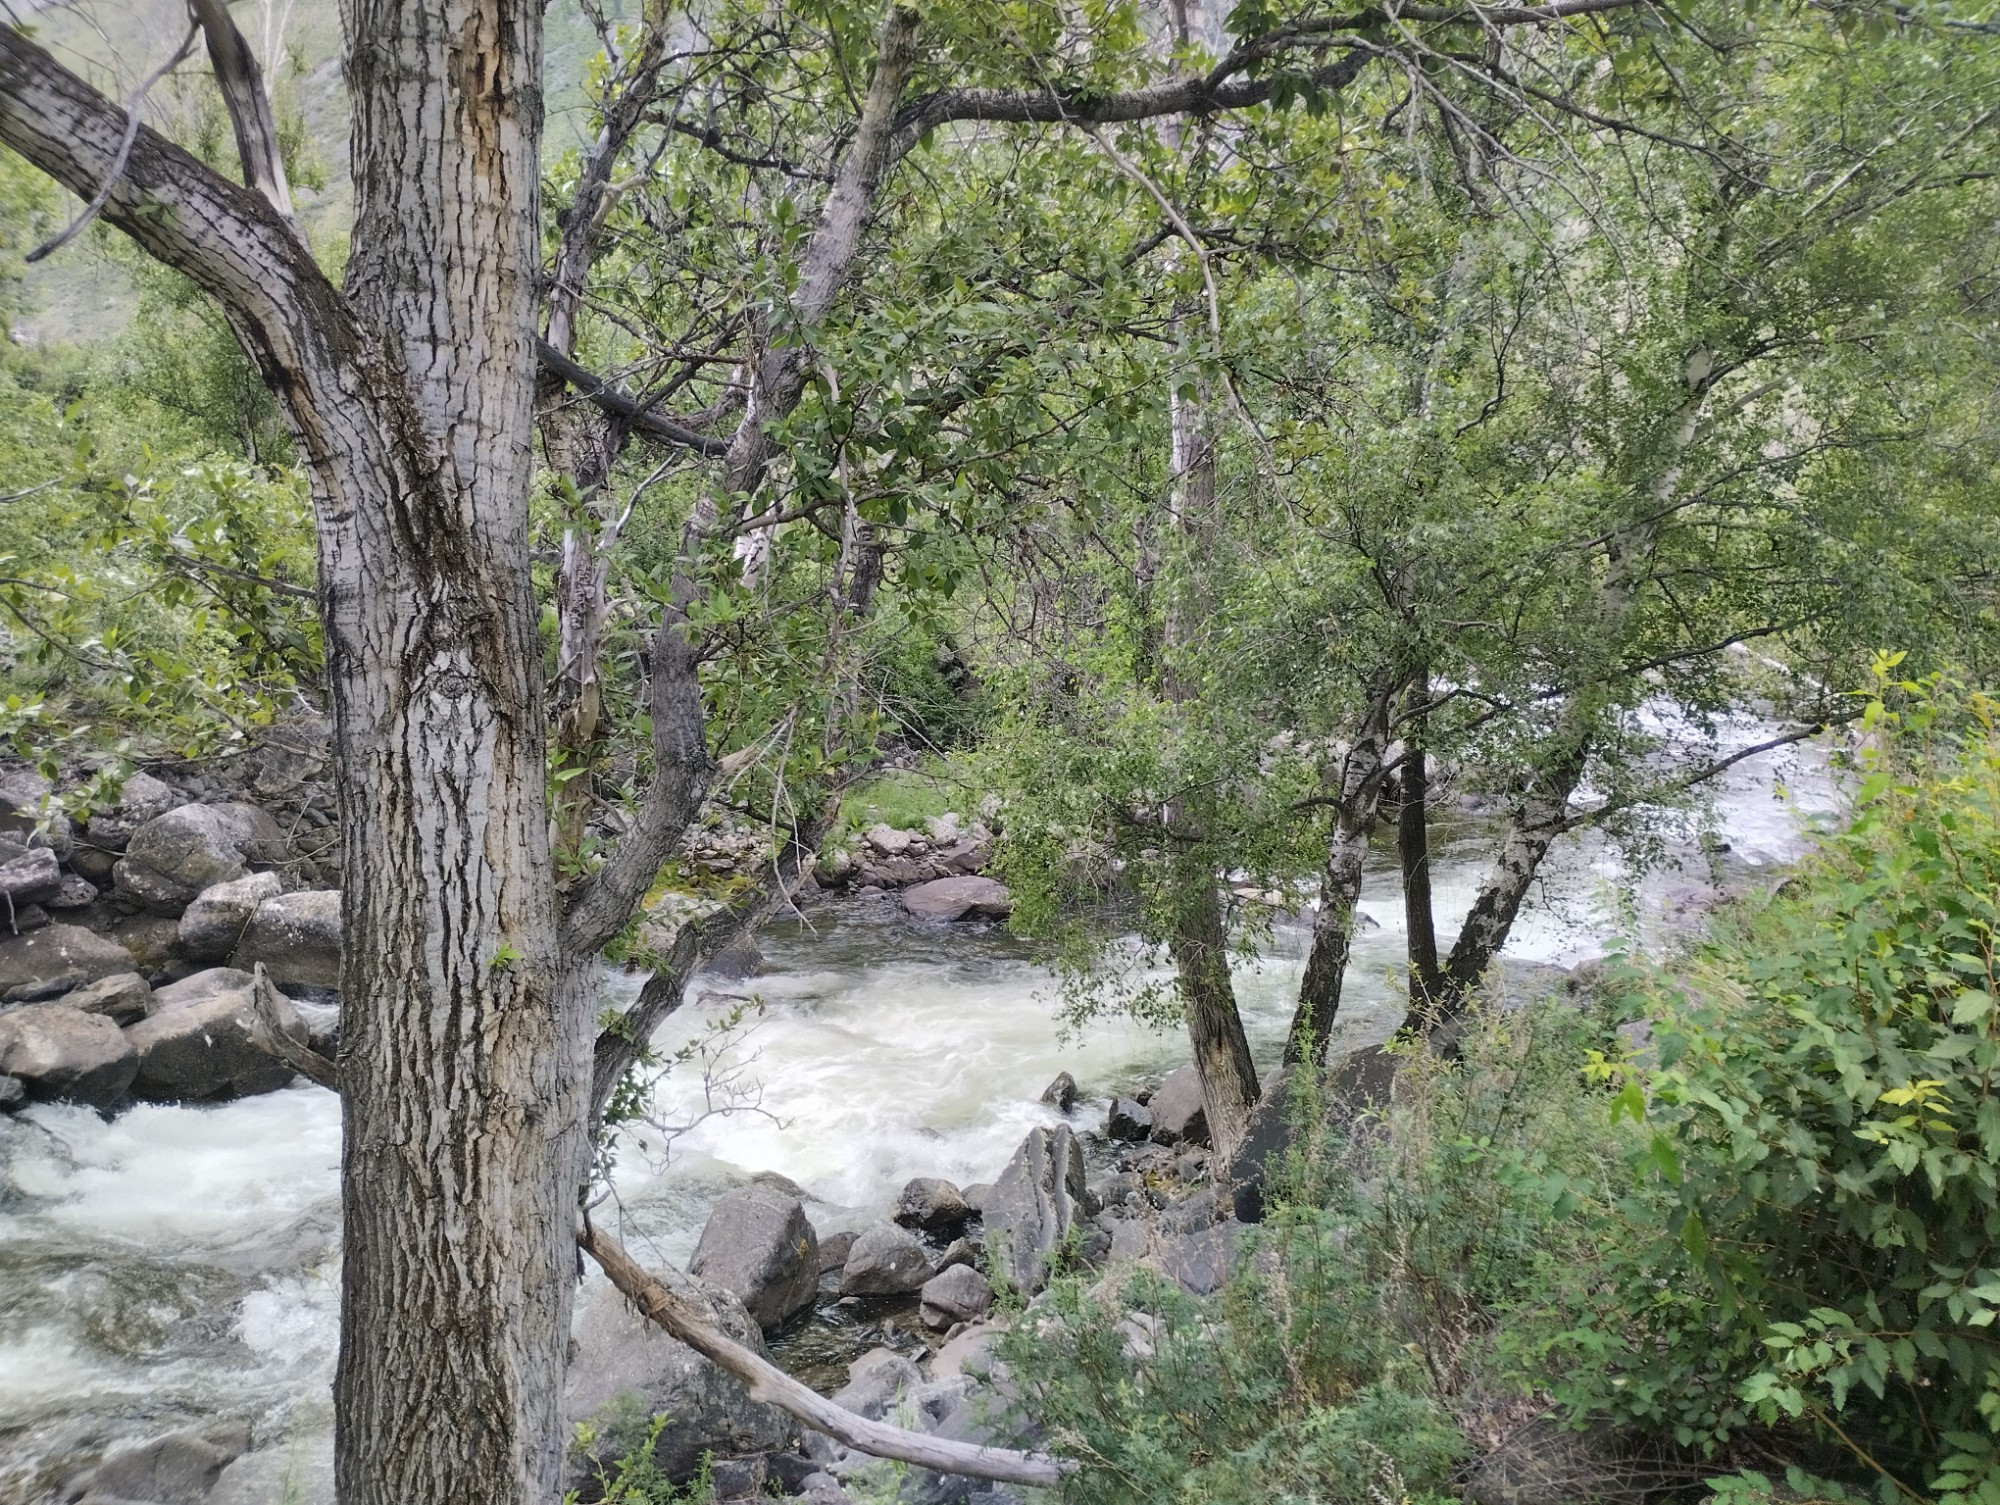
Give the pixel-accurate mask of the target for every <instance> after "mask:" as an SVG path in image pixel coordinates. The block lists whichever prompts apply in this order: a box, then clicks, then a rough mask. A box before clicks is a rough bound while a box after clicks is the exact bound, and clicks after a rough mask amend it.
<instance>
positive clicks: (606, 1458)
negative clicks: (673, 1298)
mask: <svg viewBox="0 0 2000 1505" xmlns="http://www.w3.org/2000/svg"><path fill="white" fill-rule="evenodd" d="M654 1273H655V1274H656V1275H657V1276H658V1278H659V1279H660V1280H661V1281H663V1282H664V1283H665V1284H666V1285H667V1287H668V1288H669V1289H670V1290H672V1291H674V1292H675V1293H676V1294H677V1295H679V1296H681V1297H682V1298H683V1299H685V1300H688V1301H691V1302H693V1303H694V1304H695V1305H696V1306H697V1307H699V1308H701V1309H704V1310H706V1311H707V1313H708V1315H709V1318H710V1320H711V1321H712V1322H713V1323H714V1324H715V1325H716V1326H717V1327H719V1328H721V1329H722V1330H723V1331H724V1332H726V1333H728V1334H729V1336H730V1337H732V1338H734V1339H735V1340H736V1341H737V1342H739V1343H741V1344H743V1345H744V1346H745V1347H746V1348H749V1349H751V1350H753V1351H754V1352H756V1353H758V1354H760V1355H767V1354H768V1351H767V1350H766V1348H765V1346H764V1335H763V1333H762V1331H761V1330H760V1329H759V1328H758V1326H757V1323H756V1320H755V1319H754V1318H752V1317H751V1315H750V1313H749V1312H748V1311H746V1310H745V1309H744V1306H743V1303H742V1302H741V1301H738V1300H737V1299H736V1297H734V1296H733V1295H731V1294H730V1293H729V1292H727V1291H723V1290H719V1289H716V1288H715V1287H712V1286H709V1285H706V1284H705V1283H704V1282H702V1281H699V1280H697V1279H696V1278H695V1277H693V1276H691V1275H684V1274H682V1273H681V1272H679V1271H678V1270H675V1269H673V1268H671V1267H670V1266H661V1267H658V1268H656V1269H655V1271H654ZM574 1336H575V1344H574V1348H573V1353H574V1357H573V1358H572V1360H571V1362H570V1366H569V1381H568V1384H567V1386H566V1388H565V1391H564V1397H563V1409H564V1414H565V1416H566V1418H567V1425H566V1427H565V1431H566V1432H567V1433H569V1434H574V1431H575V1425H576V1423H578V1422H583V1421H588V1422H590V1423H591V1424H592V1426H593V1427H594V1428H595V1429H596V1431H597V1440H596V1442H595V1443H594V1445H593V1446H592V1448H591V1449H590V1450H589V1451H588V1452H584V1451H583V1450H580V1449H579V1450H576V1451H574V1452H573V1453H572V1455H571V1458H570V1461H569V1469H568V1478H569V1483H570V1485H571V1486H572V1487H580V1486H583V1485H585V1484H586V1483H588V1482H592V1481H594V1478H595V1472H594V1466H595V1465H597V1464H602V1465H605V1466H607V1467H608V1466H609V1465H610V1464H611V1463H613V1462H615V1461H616V1460H617V1459H619V1458H623V1457H624V1456H626V1455H627V1454H628V1453H630V1452H632V1451H633V1450H634V1449H636V1448H637V1447H638V1446H639V1445H640V1444H641V1443H642V1442H643V1441H644V1440H645V1436H646V1432H647V1429H648V1427H649V1426H650V1424H651V1421H652V1418H653V1417H655V1416H658V1415H661V1414H664V1415H665V1416H666V1418H667V1421H666V1423H665V1425H664V1426H663V1427H662V1428H661V1430H660V1434H659V1437H658V1438H657V1440H656V1441H655V1442H654V1445H653V1456H654V1458H655V1460H656V1461H657V1462H658V1463H659V1465H660V1467H661V1468H662V1469H663V1470H664V1471H665V1472H666V1473H667V1475H668V1476H669V1477H670V1478H676V1479H679V1478H685V1477H687V1476H688V1475H689V1474H691V1473H693V1472H694V1470H695V1469H696V1468H697V1467H698V1466H699V1465H700V1462H701V1455H702V1454H703V1453H705V1452H712V1453H714V1454H716V1455H718V1456H733V1455H738V1454H745V1453H761V1452H769V1451H773V1450H776V1449H781V1448H788V1447H790V1446H791V1445H792V1441H793V1439H794V1437H795V1436H796V1435H797V1432H798V1427H797V1424H796V1423H794V1422H793V1421H792V1420H791V1418H789V1417H788V1416H786V1415H785V1414H784V1412H782V1411H779V1410H778V1409H777V1408H776V1407H774V1406H766V1405H761V1404H759V1403H758V1402H756V1401H753V1400H751V1399H750V1397H749V1396H748V1395H747V1394H746V1393H745V1391H744V1389H743V1386H742V1385H741V1384H740V1383H739V1382H737V1381H736V1380H735V1379H733V1378H732V1377H731V1376H729V1375H728V1374H726V1373H725V1372H723V1371H722V1370H720V1369H718V1368H717V1367H716V1366H715V1365H714V1364H712V1363H710V1362H709V1361H708V1360H707V1359H705V1358H703V1357H702V1356H701V1355H700V1354H698V1353H696V1352H695V1351H694V1350H693V1349H692V1348H689V1347H688V1346H687V1345H686V1344H684V1343H681V1342H679V1341H678V1340H676V1339H674V1338H671V1337H669V1336H668V1335H667V1334H666V1333H664V1332H662V1331H661V1330H660V1329H659V1328H658V1327H656V1326H654V1325H653V1324H652V1323H650V1322H648V1321H647V1320H646V1319H645V1318H644V1317H642V1316H640V1315H639V1314H638V1313H637V1312H636V1311H634V1310H632V1307H631V1305H630V1303H628V1302H627V1301H626V1300H625V1298H624V1297H623V1296H621V1295H619V1294H618V1292H617V1291H615V1290H613V1289H611V1288H610V1287H609V1286H602V1287H597V1288H595V1289H593V1290H591V1291H590V1292H589V1294H588V1295H586V1296H585V1297H584V1298H583V1299H582V1300H580V1301H579V1302H578V1310H577V1317H576V1326H575V1332H574Z"/></svg>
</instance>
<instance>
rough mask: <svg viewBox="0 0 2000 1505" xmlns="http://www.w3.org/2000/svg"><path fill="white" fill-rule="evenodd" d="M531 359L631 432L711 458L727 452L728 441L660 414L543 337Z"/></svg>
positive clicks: (536, 344)
mask: <svg viewBox="0 0 2000 1505" xmlns="http://www.w3.org/2000/svg"><path fill="white" fill-rule="evenodd" d="M535 359H536V360H538V361H539V362H541V365H542V369H543V370H544V371H547V372H549V373H550V374H551V375H553V376H556V377H559V378H560V379H561V380H563V381H565V382H568V383H569V384H570V385H571V386H572V387H575V388H576V389H577V391H579V392H581V393H582V394H583V395H584V396H585V397H587V398H589V399H590V401H592V402H594V403H596V404H597V406H598V407H600V408H602V409H603V410H604V411H605V412H607V413H609V414H610V415H611V416H612V417H613V418H616V419H618V420H619V421H620V422H622V423H625V424H627V425H629V426H630V427H631V430H632V432H633V433H635V434H638V435H641V436H642V437H644V438H647V439H651V440H652V441H653V442H654V443H656V444H669V445H673V446H675V447H677V448H680V449H689V450H693V451H694V452H695V453H696V454H698V455H705V456H707V457H709V458H711V459H714V458H716V457H718V456H720V455H723V454H725V453H727V452H728V449H729V441H728V440H727V439H718V438H715V437H713V436H712V435H709V434H703V433H699V432H697V431H696V430H694V429H691V428H688V427H686V426H685V425H683V424H679V423H676V422H674V421H673V419H671V418H663V417H661V416H660V415H659V414H658V413H655V412H654V411H653V410H652V408H651V407H650V406H649V405H648V404H646V403H643V402H641V401H639V399H638V398H636V397H633V396H630V395H629V394H627V393H625V392H621V391H619V390H618V388H616V387H614V386H612V385H611V383H610V382H608V381H606V380H605V379H604V378H603V377H601V376H598V375H597V374H596V373H594V372H592V371H589V370H586V369H585V368H584V367H582V366H579V365H578V364H577V363H576V362H575V361H573V360H571V359H570V358H569V357H568V356H566V355H564V354H563V353H562V352H561V351H560V350H558V349H556V347H555V346H554V345H552V344H550V343H549V342H548V341H547V340H537V341H535Z"/></svg>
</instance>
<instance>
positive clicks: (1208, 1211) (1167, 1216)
mask: <svg viewBox="0 0 2000 1505" xmlns="http://www.w3.org/2000/svg"><path fill="white" fill-rule="evenodd" d="M1215 1215H1216V1202H1215V1193H1214V1191H1213V1190H1210V1189H1208V1188H1203V1189H1202V1190H1201V1191H1198V1192H1196V1193H1195V1194H1194V1195H1193V1196H1191V1197H1184V1198H1182V1199H1181V1200H1180V1201H1178V1202H1176V1203H1174V1205H1173V1206H1171V1207H1169V1208H1168V1209H1167V1210H1166V1211H1165V1212H1163V1213H1161V1214H1160V1228H1161V1230H1162V1231H1163V1232H1166V1233H1199V1232H1200V1231H1201V1230H1202V1229H1204V1228H1212V1227H1214V1226H1215V1220H1216V1218H1215Z"/></svg>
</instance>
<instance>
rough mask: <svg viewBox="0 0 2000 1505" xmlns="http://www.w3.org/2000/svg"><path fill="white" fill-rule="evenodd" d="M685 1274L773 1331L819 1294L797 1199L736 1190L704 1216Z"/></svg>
mask: <svg viewBox="0 0 2000 1505" xmlns="http://www.w3.org/2000/svg"><path fill="white" fill-rule="evenodd" d="M688 1273H689V1274H691V1275H694V1276H697V1277H699V1278H700V1279H702V1280H704V1281H706V1282H707V1283H708V1284H710V1285H713V1286H719V1287H721V1288H722V1289H723V1290H725V1291H730V1292H732V1293H734V1294H735V1296H736V1297H737V1298H738V1299H739V1300H740V1301H742V1303H743V1306H744V1309H745V1310H746V1311H748V1312H749V1313H750V1315H751V1317H752V1318H753V1319H755V1321H756V1322H757V1323H758V1325H759V1326H761V1327H764V1328H767V1329H768V1328H774V1327H777V1326H778V1325H779V1324H781V1323H782V1322H784V1320H785V1319H786V1318H787V1317H790V1316H792V1315H793V1314H794V1313H795V1312H800V1311H803V1310H804V1309H805V1308H807V1307H809V1306H811V1305H812V1303H813V1297H814V1296H815V1295H816V1294H817V1293H818V1291H819V1273H820V1269H819V1236H818V1235H817V1234H816V1233H814V1232H813V1226H812V1224H811V1223H809V1222H807V1221H806V1215H805V1209H803V1208H802V1207H800V1206H799V1200H798V1198H797V1197H792V1196H787V1195H786V1194H785V1193H784V1192H782V1191H779V1190H777V1189H775V1188H773V1187H766V1186H741V1187H738V1188H736V1189H735V1190H734V1191H730V1192H726V1193H724V1194H723V1196H722V1197H721V1198H720V1199H719V1200H718V1201H717V1202H716V1204H715V1209H714V1211H712V1212H711V1213H709V1215H708V1224H707V1226H706V1227H704V1228H703V1229H702V1232H701V1242H700V1243H699V1244H698V1245H697V1246H696V1247H695V1251H694V1258H693V1259H692V1260H690V1261H689V1262H688Z"/></svg>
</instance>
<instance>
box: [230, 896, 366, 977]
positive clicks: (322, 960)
mask: <svg viewBox="0 0 2000 1505" xmlns="http://www.w3.org/2000/svg"><path fill="white" fill-rule="evenodd" d="M230 962H231V964H232V965H234V966H237V967H241V968H242V969H243V970H244V971H246V972H247V971H249V970H250V969H251V968H252V967H254V966H256V964H257V963H258V962H262V963H263V964H264V967H265V969H266V970H267V971H269V972H270V974H271V980H272V981H273V982H275V983H278V984H279V985H280V986H284V985H287V984H292V985H297V986H301V987H311V988H337V987H339V986H340V890H339V889H337V888H312V889H305V890H303V891H301V892H299V893H295V894H280V895H279V896H278V897H277V898H275V899H266V900H265V901H264V902H263V903H262V904H260V905H258V906H257V912H256V913H255V914H254V915H252V916H251V917H250V926H249V928H248V929H247V930H245V931H244V932H243V940H242V942H241V943H240V944H239V945H238V946H237V947H236V952H235V955H233V956H232V957H230Z"/></svg>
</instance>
